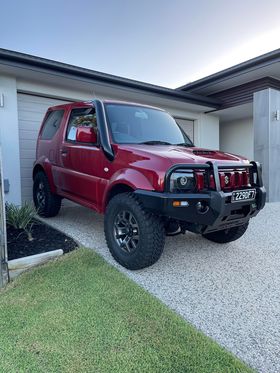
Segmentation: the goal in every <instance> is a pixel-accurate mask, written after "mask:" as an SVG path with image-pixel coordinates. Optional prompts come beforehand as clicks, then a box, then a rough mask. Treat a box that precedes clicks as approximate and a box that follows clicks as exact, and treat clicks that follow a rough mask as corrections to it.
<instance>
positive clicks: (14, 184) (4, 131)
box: [0, 76, 21, 204]
mask: <svg viewBox="0 0 280 373" xmlns="http://www.w3.org/2000/svg"><path fill="white" fill-rule="evenodd" d="M0 94H2V95H3V97H4V106H3V107H0V142H1V149H2V163H3V174H4V178H5V179H8V181H9V183H10V188H9V193H7V194H6V195H5V196H6V201H7V202H13V203H15V204H20V203H21V181H20V161H19V159H20V155H19V131H18V112H17V87H16V79H15V78H13V77H8V76H0Z"/></svg>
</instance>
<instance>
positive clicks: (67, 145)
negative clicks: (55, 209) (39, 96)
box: [60, 106, 104, 205]
mask: <svg viewBox="0 0 280 373" xmlns="http://www.w3.org/2000/svg"><path fill="white" fill-rule="evenodd" d="M79 126H83V127H92V128H93V129H94V131H98V125H97V122H96V113H95V108H94V107H92V106H87V107H78V108H73V109H72V110H71V113H70V115H69V119H68V123H67V126H66V131H65V133H64V140H63V141H62V143H61V149H60V157H61V165H62V168H61V179H60V183H61V185H60V188H61V190H62V192H64V193H67V194H70V195H72V197H73V199H81V200H83V201H84V202H89V203H90V204H94V205H96V204H97V191H98V184H99V183H100V182H101V179H100V177H99V175H100V172H101V167H102V164H103V162H104V153H103V151H102V149H101V148H100V146H99V144H98V142H97V143H95V144H93V143H82V142H78V141H77V140H76V131H77V128H78V127H79Z"/></svg>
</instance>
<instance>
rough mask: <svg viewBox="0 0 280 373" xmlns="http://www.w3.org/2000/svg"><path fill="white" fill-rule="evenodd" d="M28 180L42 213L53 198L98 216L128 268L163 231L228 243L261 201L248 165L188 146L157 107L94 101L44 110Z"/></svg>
mask: <svg viewBox="0 0 280 373" xmlns="http://www.w3.org/2000/svg"><path fill="white" fill-rule="evenodd" d="M33 179H34V190H33V195H34V203H35V206H36V207H37V208H38V210H39V213H40V214H41V215H42V216H45V217H51V216H55V215H56V214H57V213H58V212H59V209H60V206H61V199H62V198H68V199H70V200H72V201H75V202H77V203H79V204H81V205H83V206H86V207H89V208H92V209H94V210H96V211H98V212H100V213H105V236H106V240H107V244H108V247H109V249H110V251H111V253H112V255H113V256H114V258H115V259H116V260H117V261H118V262H119V263H121V264H122V265H123V266H125V267H127V268H129V269H139V268H143V267H146V266H149V265H151V264H153V263H155V262H156V261H157V260H158V258H159V257H160V255H161V253H162V250H163V247H164V240H165V235H166V234H169V235H174V234H177V233H184V232H185V231H186V230H188V231H191V232H195V233H199V234H202V235H203V236H204V237H205V238H207V239H208V240H211V241H214V242H219V243H224V242H229V241H233V240H236V239H238V238H239V237H241V236H242V235H243V234H244V232H245V231H246V229H247V226H248V222H249V219H250V218H251V217H253V216H256V215H257V214H258V212H259V211H260V210H261V209H262V208H263V207H264V204H265V196H266V193H265V189H264V187H263V184H262V178H261V168H260V165H259V164H258V163H257V162H249V161H248V160H246V159H245V158H242V157H239V156H236V155H232V154H228V153H222V152H219V151H212V150H205V149H199V148H196V147H194V145H193V144H192V142H191V141H190V139H189V138H188V136H187V135H186V134H185V133H184V131H183V130H182V129H181V128H180V127H179V126H178V125H177V123H176V122H175V120H174V119H173V118H172V117H171V116H170V115H169V114H168V113H166V112H165V111H163V110H161V109H157V108H153V107H149V106H143V105H138V104H132V103H122V102H114V101H101V100H94V101H90V102H80V103H73V104H67V105H61V106H56V107H52V108H50V109H49V110H48V111H47V113H46V116H45V118H44V121H43V124H42V126H41V129H40V133H39V137H38V143H37V159H36V161H35V164H34V170H33Z"/></svg>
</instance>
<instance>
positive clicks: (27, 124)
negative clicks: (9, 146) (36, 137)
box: [19, 118, 42, 131]
mask: <svg viewBox="0 0 280 373" xmlns="http://www.w3.org/2000/svg"><path fill="white" fill-rule="evenodd" d="M19 120H20V121H21V129H20V131H26V130H27V131H29V130H30V131H38V122H39V126H40V125H41V123H42V121H41V120H28V119H27V120H25V119H24V120H23V119H20V118H19Z"/></svg>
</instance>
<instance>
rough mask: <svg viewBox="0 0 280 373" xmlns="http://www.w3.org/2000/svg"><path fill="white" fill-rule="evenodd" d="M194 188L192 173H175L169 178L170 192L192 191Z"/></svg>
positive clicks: (194, 181)
mask: <svg viewBox="0 0 280 373" xmlns="http://www.w3.org/2000/svg"><path fill="white" fill-rule="evenodd" d="M195 186H196V180H195V177H194V173H193V172H190V171H176V172H173V174H171V177H170V191H171V192H187V191H193V190H194V189H195Z"/></svg>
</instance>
